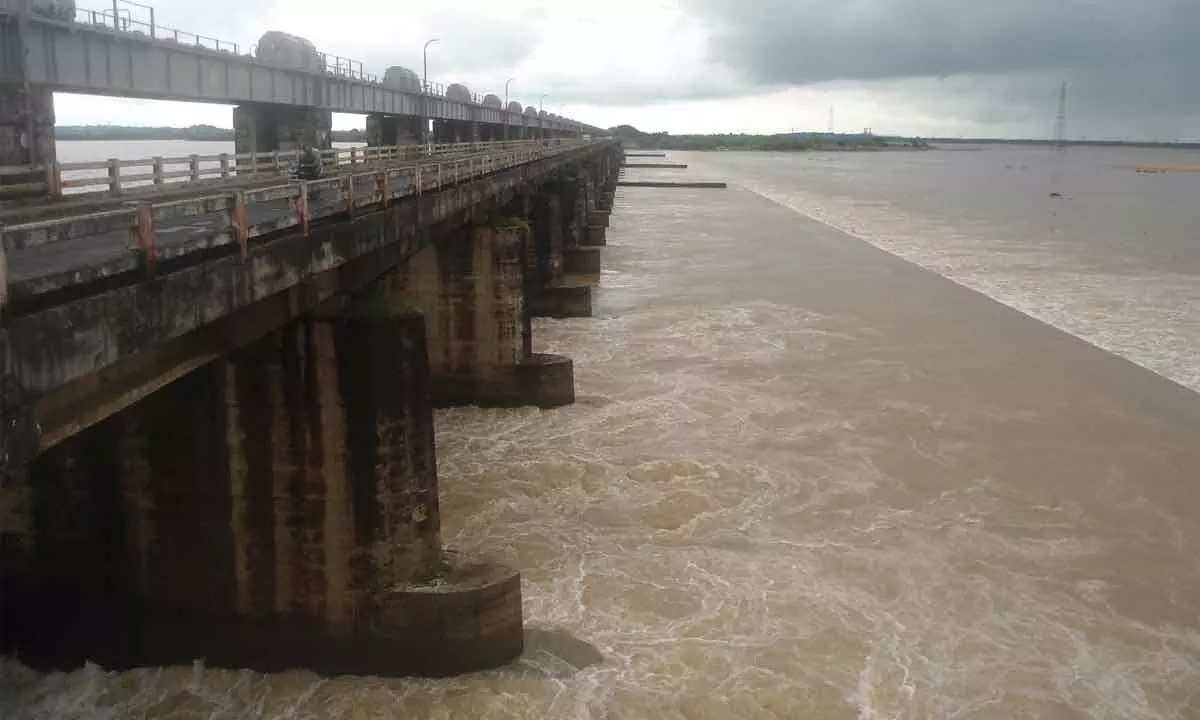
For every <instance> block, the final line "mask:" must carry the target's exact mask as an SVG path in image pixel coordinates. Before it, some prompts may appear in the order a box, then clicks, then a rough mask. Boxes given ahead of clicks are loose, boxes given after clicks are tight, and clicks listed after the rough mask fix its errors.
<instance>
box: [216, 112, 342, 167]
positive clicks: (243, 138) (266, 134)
mask: <svg viewBox="0 0 1200 720" xmlns="http://www.w3.org/2000/svg"><path fill="white" fill-rule="evenodd" d="M233 128H234V133H235V136H234V152H236V153H237V154H239V155H242V154H245V153H263V152H276V151H278V152H293V151H295V150H297V149H299V148H300V146H301V145H303V144H305V143H307V144H310V145H313V146H315V147H317V148H320V149H322V150H328V149H329V148H331V147H333V138H332V132H333V113H331V112H330V111H328V110H319V109H317V108H311V107H291V106H288V105H269V104H265V103H262V104H247V105H239V106H237V107H235V108H234V109H233Z"/></svg>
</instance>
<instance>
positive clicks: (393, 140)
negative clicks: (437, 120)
mask: <svg viewBox="0 0 1200 720" xmlns="http://www.w3.org/2000/svg"><path fill="white" fill-rule="evenodd" d="M421 135H422V132H421V118H413V117H398V116H395V115H381V114H373V115H368V116H367V145H369V146H371V147H391V146H393V145H415V144H418V143H420V142H421Z"/></svg>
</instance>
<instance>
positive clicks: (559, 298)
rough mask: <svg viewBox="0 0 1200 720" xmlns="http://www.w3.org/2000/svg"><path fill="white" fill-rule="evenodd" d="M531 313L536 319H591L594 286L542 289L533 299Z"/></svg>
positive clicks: (577, 285)
mask: <svg viewBox="0 0 1200 720" xmlns="http://www.w3.org/2000/svg"><path fill="white" fill-rule="evenodd" d="M529 312H530V313H531V314H532V315H533V316H534V317H548V318H560V319H561V318H584V317H591V316H592V286H591V285H588V284H585V283H578V284H565V285H557V286H551V287H545V288H542V289H540V290H539V291H538V293H537V295H535V296H534V297H533V298H532V299H531V301H530V306H529Z"/></svg>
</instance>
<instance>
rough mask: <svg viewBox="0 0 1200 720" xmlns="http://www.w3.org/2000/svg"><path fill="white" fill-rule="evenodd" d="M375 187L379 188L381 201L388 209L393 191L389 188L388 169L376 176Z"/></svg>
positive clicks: (384, 207) (385, 208)
mask: <svg viewBox="0 0 1200 720" xmlns="http://www.w3.org/2000/svg"><path fill="white" fill-rule="evenodd" d="M375 187H376V189H378V190H379V201H380V203H382V205H383V209H384V210H387V208H388V202H389V201H390V200H391V191H390V190H388V174H387V171H386V170H384V171H383V172H381V173H379V174H378V175H376V176H375Z"/></svg>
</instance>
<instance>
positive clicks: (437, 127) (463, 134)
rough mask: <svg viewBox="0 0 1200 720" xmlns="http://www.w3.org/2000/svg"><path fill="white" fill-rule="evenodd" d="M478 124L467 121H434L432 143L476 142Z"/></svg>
mask: <svg viewBox="0 0 1200 720" xmlns="http://www.w3.org/2000/svg"><path fill="white" fill-rule="evenodd" d="M478 137H479V123H476V122H471V121H469V120H434V121H433V142H434V143H464V142H477V141H478Z"/></svg>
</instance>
